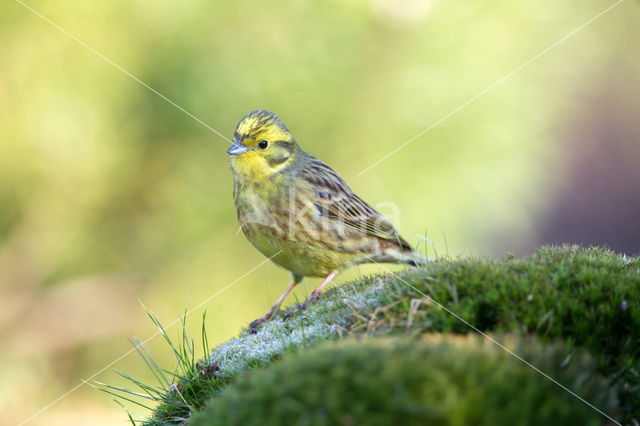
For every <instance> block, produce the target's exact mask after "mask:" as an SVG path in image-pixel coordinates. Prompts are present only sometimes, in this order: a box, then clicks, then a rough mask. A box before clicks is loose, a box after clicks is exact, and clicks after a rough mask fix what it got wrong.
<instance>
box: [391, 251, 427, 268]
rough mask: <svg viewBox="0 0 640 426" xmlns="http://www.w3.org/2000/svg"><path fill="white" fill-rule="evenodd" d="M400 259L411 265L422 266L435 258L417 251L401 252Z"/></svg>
mask: <svg viewBox="0 0 640 426" xmlns="http://www.w3.org/2000/svg"><path fill="white" fill-rule="evenodd" d="M399 260H400V262H401V263H406V264H407V265H410V266H422V265H426V264H427V263H429V262H433V259H431V258H429V257H426V256H424V255H423V254H422V253H418V252H417V251H411V252H403V253H401V256H400V259H399Z"/></svg>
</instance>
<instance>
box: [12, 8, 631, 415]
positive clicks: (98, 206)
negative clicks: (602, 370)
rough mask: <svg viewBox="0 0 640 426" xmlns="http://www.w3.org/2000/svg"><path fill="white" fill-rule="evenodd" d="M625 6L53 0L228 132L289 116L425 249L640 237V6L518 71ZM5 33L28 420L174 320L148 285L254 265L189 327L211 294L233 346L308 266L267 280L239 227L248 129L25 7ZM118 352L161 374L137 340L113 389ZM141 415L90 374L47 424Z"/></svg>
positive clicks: (163, 351) (618, 245)
mask: <svg viewBox="0 0 640 426" xmlns="http://www.w3.org/2000/svg"><path fill="white" fill-rule="evenodd" d="M613 4H614V2H613V1H604V0H594V1H589V2H584V1H578V0H571V1H569V2H560V3H559V2H552V1H548V0H545V1H542V2H513V1H506V0H495V1H490V2H478V1H471V0H464V1H461V2H445V1H441V0H423V1H418V0H360V1H355V0H350V1H328V2H312V1H309V0H305V1H302V0H300V1H289V2H286V1H271V2H260V1H250V0H241V1H236V2H223V1H203V0H192V1H188V2H153V1H150V0H138V1H133V2H131V1H123V0H110V1H106V0H95V1H91V2H86V1H79V0H56V1H53V0H32V1H31V2H30V3H29V5H30V6H32V7H33V8H35V9H36V10H37V11H39V12H40V13H42V14H43V15H45V16H46V17H48V18H49V19H50V20H51V21H53V22H55V23H56V24H57V25H59V26H61V27H62V28H64V29H65V30H67V31H69V32H70V33H71V34H73V35H74V36H75V37H77V38H78V39H79V40H81V41H83V42H85V43H87V44H89V45H90V46H92V47H93V48H95V49H96V50H98V51H99V52H101V53H102V54H104V55H105V56H107V57H108V58H109V59H110V60H112V61H113V62H114V63H116V64H118V65H119V66H121V67H122V68H124V69H126V70H127V71H128V72H130V73H131V74H133V75H135V76H136V77H137V78H139V79H140V80H142V81H144V82H145V83H147V84H148V85H149V86H151V87H153V88H154V89H155V90H157V91H159V92H160V93H162V94H163V95H165V96H167V97H168V98H170V99H172V100H173V101H174V102H176V103H177V104H178V105H180V106H181V107H183V108H184V109H186V110H187V111H189V112H190V113H192V114H194V115H195V116H197V117H198V118H199V119H201V120H202V121H204V122H206V123H207V124H209V125H210V126H212V127H213V128H215V129H216V130H218V131H220V132H221V133H223V134H224V135H226V136H227V137H231V136H232V133H233V129H234V127H235V124H236V123H237V121H238V120H239V119H240V118H241V117H242V116H243V115H244V114H246V113H247V112H249V111H251V110H253V109H257V108H266V109H270V110H272V111H274V112H276V113H277V114H279V115H280V116H281V118H282V119H283V121H284V122H285V123H286V124H287V125H288V127H289V128H290V129H291V130H292V131H293V133H294V134H295V135H296V136H297V138H298V140H299V142H300V144H301V145H302V146H303V148H305V149H306V150H307V151H308V152H310V153H312V154H314V155H316V156H318V157H320V158H321V159H323V160H325V161H326V162H327V163H329V164H330V165H332V166H333V167H334V168H335V169H336V170H337V171H338V172H339V173H341V174H342V176H343V177H344V178H345V179H346V180H347V181H348V182H349V183H350V184H351V186H352V188H353V189H354V190H355V191H357V192H358V193H359V194H360V195H361V196H362V197H363V198H364V199H366V200H368V201H369V202H370V203H371V204H372V205H373V206H376V207H378V208H379V209H380V211H381V213H383V214H386V215H389V216H390V218H391V219H392V220H393V221H394V222H395V223H396V225H397V226H398V227H399V228H400V230H401V232H402V233H403V234H404V235H405V237H406V238H407V239H408V240H409V241H411V242H412V243H414V244H419V245H421V246H422V247H423V249H424V248H425V245H426V248H428V249H429V254H430V255H433V254H434V247H433V246H435V248H436V249H437V251H438V253H439V254H440V255H442V254H448V255H451V256H455V255H487V256H493V255H503V254H505V252H507V251H511V250H513V251H515V253H516V254H518V255H521V254H526V253H528V252H529V251H530V250H531V249H533V248H535V247H537V246H538V245H540V244H543V243H553V242H561V241H568V242H579V243H583V244H589V243H595V244H607V245H609V246H611V247H613V248H614V249H616V250H618V251H623V252H626V253H629V254H632V253H637V252H638V251H640V224H639V221H638V218H637V216H638V211H640V195H639V194H640V191H638V188H639V187H640V171H639V170H640V168H639V167H638V164H640V148H639V146H640V121H639V120H638V111H639V110H640V101H639V99H640V79H639V78H638V76H639V75H640V57H639V55H638V54H637V45H638V42H639V41H640V40H639V38H638V31H637V29H638V23H639V19H640V7H639V5H638V3H637V2H635V1H633V0H626V1H623V2H622V3H621V4H619V5H618V6H616V7H615V8H614V9H612V10H611V11H610V12H608V13H606V14H604V15H603V16H602V17H600V18H599V19H597V20H595V21H594V22H593V23H592V24H590V25H588V26H587V27H585V28H584V29H582V30H580V31H578V32H577V33H576V34H575V35H573V36H572V37H570V38H568V39H567V40H566V41H564V42H562V43H560V44H559V45H557V46H555V47H554V48H553V49H551V50H549V51H548V52H547V53H545V54H544V55H542V56H540V57H539V58H537V59H536V60H535V61H533V62H531V63H530V64H528V65H527V66H526V67H524V68H522V69H518V67H519V66H520V65H521V64H524V63H526V62H527V61H529V60H530V59H532V58H534V57H535V56H536V55H538V54H539V53H541V52H542V51H543V50H544V49H546V48H548V47H549V46H551V45H553V44H554V43H556V42H557V41H559V40H560V39H562V38H563V37H564V36H565V35H567V34H568V33H570V32H571V31H572V30H574V29H576V28H578V27H579V26H581V25H582V24H584V23H585V22H587V21H588V20H589V19H591V18H593V17H594V16H595V15H596V14H598V13H599V12H601V11H602V10H604V9H605V8H607V7H608V6H610V5H613ZM0 47H1V48H0V345H1V347H2V351H0V413H1V416H2V419H3V420H2V422H3V424H4V422H6V424H14V423H18V422H20V421H22V420H25V419H26V418H28V417H29V416H30V415H31V414H33V413H35V412H36V411H38V410H40V409H41V408H43V407H45V406H46V405H47V404H48V403H49V402H51V401H54V400H55V399H56V398H58V397H59V396H61V395H63V394H64V393H65V392H67V391H68V390H70V389H72V388H73V387H74V386H76V385H77V384H78V383H80V381H81V379H83V378H87V377H90V376H92V375H93V374H94V373H95V372H97V371H99V370H100V369H102V368H103V367H105V366H106V365H108V364H109V363H110V362H111V361H113V360H115V359H117V358H118V357H119V356H120V355H122V354H124V353H125V352H126V351H128V350H129V348H130V346H129V344H128V342H127V338H128V337H129V336H133V335H137V336H140V337H141V338H143V339H144V338H146V337H148V336H151V335H152V334H153V333H154V332H155V329H154V328H153V327H152V324H151V322H150V321H149V320H148V319H147V318H146V315H145V313H144V312H143V310H142V309H141V308H140V306H139V304H138V300H141V301H143V302H144V303H145V304H146V306H148V307H149V308H150V309H151V310H153V311H154V312H155V313H156V314H157V315H158V316H159V317H160V318H161V319H163V320H164V321H165V322H167V323H169V322H171V321H173V320H174V319H176V318H177V315H178V313H180V312H182V311H183V310H184V309H185V307H196V306H198V305H199V304H200V303H201V302H203V301H205V300H207V299H208V298H209V297H210V296H212V295H214V294H215V293H216V292H218V291H220V290H221V289H223V288H225V287H226V286H227V285H228V284H230V283H232V282H234V281H235V280H237V279H238V278H241V277H243V278H242V279H240V280H239V281H237V282H236V283H235V284H234V285H233V286H231V287H230V288H228V290H226V291H225V292H224V293H222V294H220V295H219V296H216V297H214V298H212V299H210V300H209V301H208V302H207V303H206V304H204V306H202V307H201V308H200V309H198V310H196V311H195V312H194V313H193V316H192V317H191V319H190V321H189V323H190V324H191V325H192V327H193V329H194V330H198V328H199V323H200V320H201V314H202V311H203V309H206V310H207V312H208V318H207V326H208V329H209V332H210V333H209V334H210V339H211V341H212V343H214V344H215V343H217V342H220V341H223V340H225V339H227V338H229V337H230V336H232V335H234V334H236V333H238V332H239V330H240V328H241V327H242V326H245V325H246V324H248V322H249V321H251V320H252V319H254V318H256V317H257V316H259V315H262V314H263V313H264V311H266V309H268V307H269V306H271V303H272V302H273V301H274V299H275V298H276V297H277V295H278V294H279V293H280V292H281V291H282V290H283V288H284V287H285V286H286V284H287V283H288V279H289V278H288V274H287V273H286V272H285V271H283V270H279V269H278V268H277V267H275V266H273V265H271V264H265V265H262V266H260V267H258V268H257V269H255V270H253V272H251V273H250V274H248V275H246V276H245V274H246V273H247V272H248V271H250V270H252V268H255V267H256V266H258V265H259V264H260V263H261V262H263V260H264V258H263V257H262V255H261V254H259V253H258V252H257V251H256V250H255V249H254V248H253V247H252V246H251V245H250V244H249V243H248V242H247V241H246V240H245V238H244V237H243V236H242V235H239V234H238V232H237V231H238V225H237V222H236V217H235V210H234V207H233V202H232V197H231V191H232V178H231V174H230V172H229V170H228V167H227V160H226V154H225V149H226V147H227V142H226V141H225V140H224V139H222V138H221V137H219V136H217V135H215V134H214V133H212V132H211V131H209V130H208V129H207V128H206V127H205V126H203V125H202V124H200V123H198V122H197V121H196V120H194V119H192V118H191V117H189V116H188V115H187V114H185V113H184V112H182V111H180V110H179V109H177V108H175V107H174V106H172V105H171V104H169V103H168V102H166V101H165V100H163V99H162V98H161V97H159V96H157V95H156V94H154V93H152V92H151V91H149V90H147V89H146V88H145V87H143V86H142V85H141V84H139V83H138V82H136V81H134V80H133V79H131V78H129V77H128V76H127V75H125V74H124V73H123V72H121V71H119V70H118V69H116V68H115V67H114V66H113V65H111V64H109V63H108V62H106V61H105V60H103V59H101V58H100V57H99V56H97V55H96V54H94V53H92V52H91V51H89V50H88V49H87V48H85V47H83V46H82V45H81V44H79V43H77V42H76V41H74V40H72V39H71V38H69V37H67V36H66V35H65V34H63V33H62V32H61V31H60V30H59V29H56V28H54V27H53V26H51V25H49V24H48V23H47V22H45V21H43V20H42V19H41V18H39V17H38V16H36V15H35V14H34V13H32V12H31V11H29V10H28V9H27V8H25V7H24V6H22V5H21V4H19V3H18V2H15V1H12V0H8V1H4V2H2V4H0ZM514 70H517V71H518V72H516V73H515V74H513V75H511V76H510V77H509V78H508V79H506V80H504V81H502V82H501V83H500V84H498V85H497V86H495V87H493V88H492V90H490V91H488V92H486V93H484V94H483V95H482V96H481V97H479V98H477V100H475V101H474V102H472V103H469V104H468V105H466V106H465V107H464V108H463V109H460V110H457V111H456V109H457V108H458V107H459V106H461V105H463V104H465V102H467V101H469V100H470V99H472V98H473V97H474V96H476V95H477V94H479V93H483V91H484V90H485V89H487V88H489V87H491V85H492V84H493V83H494V82H496V81H499V80H500V79H501V78H503V77H505V76H507V75H509V74H510V73H511V72H512V71H514ZM452 111H456V112H455V113H454V114H453V115H450V116H449V117H448V118H447V119H446V120H444V121H442V122H441V123H440V124H438V125H437V126H435V127H433V128H432V129H431V130H429V131H428V132H426V133H425V134H424V135H422V136H421V137H419V138H417V139H416V140H415V141H413V142H412V143H410V144H409V145H407V146H406V147H405V148H403V149H401V150H400V151H398V152H397V153H395V154H394V155H392V156H390V157H389V158H387V159H386V160H385V161H383V162H381V163H380V164H378V165H377V166H376V167H374V168H372V169H370V170H368V171H367V172H366V173H364V174H360V172H361V171H362V170H363V169H365V168H367V167H368V166H370V165H371V164H372V163H374V162H375V161H377V160H378V159H380V158H381V157H383V156H384V155H386V154H387V153H389V152H390V151H392V150H394V149H395V148H396V147H398V146H399V145H401V144H403V143H404V142H406V141H408V140H409V139H411V138H412V137H414V136H415V135H417V134H418V133H420V132H421V131H423V130H424V129H426V128H428V127H429V126H431V125H432V124H433V123H436V122H438V120H440V119H441V118H443V117H445V116H447V115H448V114H449V113H451V112H452ZM419 234H422V235H425V234H426V235H427V236H428V237H429V238H430V239H431V241H432V242H433V245H431V244H429V243H425V242H424V241H423V240H421V239H420V237H418V235H419ZM376 270H377V269H376V268H375V267H363V268H360V269H359V270H354V271H351V272H349V273H347V274H345V275H344V276H343V278H342V281H344V280H346V279H349V278H354V277H357V276H358V275H360V274H364V273H369V272H375V271H376ZM316 284H317V282H316V281H315V280H311V279H309V280H307V281H306V285H303V286H301V288H300V289H299V290H298V292H297V293H296V297H297V298H298V299H302V298H304V297H305V295H306V293H308V291H309V290H310V289H311V288H313V286H315V285H316ZM293 300H294V299H291V301H293ZM174 331H177V330H174ZM196 334H197V331H196ZM160 340H161V339H158V338H156V339H154V340H152V341H151V342H150V343H149V348H150V350H151V351H152V353H154V355H155V356H156V357H157V358H158V360H159V361H160V362H161V363H163V364H164V365H165V366H167V367H168V368H170V367H171V365H172V361H171V358H170V357H171V354H170V353H169V351H168V349H167V348H166V347H165V346H163V345H162V342H161V341H160ZM114 369H120V370H124V371H126V372H128V373H132V374H134V375H135V374H136V373H139V374H137V376H138V377H141V378H145V375H146V374H147V373H146V370H145V369H144V368H143V367H142V362H141V361H140V360H138V359H137V357H136V356H135V355H134V354H132V355H129V356H127V357H125V358H123V359H121V360H120V361H118V362H117V363H115V364H114V365H112V366H109V367H108V368H107V369H106V370H105V371H104V372H102V373H101V374H99V375H98V376H97V377H96V380H99V381H102V382H107V383H110V384H119V383H122V381H121V380H119V379H118V378H117V377H116V375H115V374H114V372H113V370H114ZM137 411H142V410H137ZM134 412H136V410H135V409H134ZM124 419H125V416H124V413H123V412H122V410H121V409H120V408H119V407H118V406H117V405H116V404H114V403H113V402H112V401H111V400H110V398H109V397H108V396H107V395H104V394H102V393H100V392H97V391H95V390H93V389H91V388H89V387H88V386H82V387H80V388H79V389H77V390H75V391H74V392H72V393H71V394H69V395H68V396H66V397H65V398H63V399H62V400H60V401H59V402H57V403H56V404H55V405H53V406H52V407H51V408H49V409H47V410H46V411H44V412H42V413H41V414H40V415H38V417H36V418H34V419H33V420H32V421H31V422H30V424H46V425H56V424H65V425H70V424H72V425H73V424H78V425H80V424H83V425H84V424H93V425H99V424H113V423H114V422H120V421H123V420H124Z"/></svg>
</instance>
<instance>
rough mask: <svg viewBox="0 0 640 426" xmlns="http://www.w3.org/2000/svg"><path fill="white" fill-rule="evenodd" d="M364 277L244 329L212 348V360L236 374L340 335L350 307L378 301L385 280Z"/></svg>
mask: <svg viewBox="0 0 640 426" xmlns="http://www.w3.org/2000/svg"><path fill="white" fill-rule="evenodd" d="M367 281H368V282H367V283H366V284H365V283H361V284H359V285H351V286H349V287H343V288H336V289H335V290H334V291H332V292H329V293H328V294H326V295H325V296H323V298H322V300H321V302H318V303H315V304H312V305H310V306H309V308H307V309H306V310H305V311H302V312H299V313H297V314H296V315H295V316H292V317H290V318H288V319H286V320H285V319H284V315H283V314H280V315H278V316H276V317H274V318H273V319H272V320H271V321H269V322H267V323H265V324H263V325H262V326H261V328H260V330H259V332H258V333H257V334H251V333H248V332H247V331H245V332H243V333H242V335H240V336H239V337H236V338H235V339H231V340H230V341H228V342H226V343H223V344H221V345H220V346H218V347H217V348H215V349H214V350H213V352H212V353H211V357H210V360H211V362H217V363H218V365H219V366H220V370H221V371H222V372H223V374H226V375H235V374H237V373H238V372H241V371H243V370H245V369H247V368H249V367H255V366H261V365H265V364H267V363H269V362H271V361H272V360H274V359H276V358H278V357H280V356H281V355H282V354H284V353H286V352H291V351H294V350H299V349H301V348H304V347H308V346H311V345H313V344H316V343H319V342H323V341H325V340H330V339H332V338H335V337H339V336H340V334H341V332H342V331H343V330H346V329H347V327H348V326H349V321H348V317H349V313H350V311H352V310H353V309H365V310H372V309H374V308H375V307H376V306H378V305H379V304H380V300H381V293H382V291H383V289H384V281H383V280H381V279H379V278H377V279H367Z"/></svg>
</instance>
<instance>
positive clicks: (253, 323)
mask: <svg viewBox="0 0 640 426" xmlns="http://www.w3.org/2000/svg"><path fill="white" fill-rule="evenodd" d="M268 320H269V319H268V318H265V317H262V318H258V319H257V320H253V321H251V324H249V333H251V334H256V333H257V332H258V329H259V327H260V325H261V324H263V323H265V322H267V321H268Z"/></svg>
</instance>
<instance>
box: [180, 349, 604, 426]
mask: <svg viewBox="0 0 640 426" xmlns="http://www.w3.org/2000/svg"><path fill="white" fill-rule="evenodd" d="M514 349H515V350H516V351H517V352H518V353H520V354H522V355H523V356H525V357H526V358H528V359H529V360H530V361H531V362H533V363H535V364H537V365H544V366H545V367H547V371H548V373H549V374H551V375H552V376H553V377H556V378H557V379H558V380H559V381H561V382H564V383H571V385H572V387H573V388H574V390H575V391H576V392H577V393H579V394H580V395H582V396H583V397H584V398H586V399H587V400H589V401H591V402H592V403H593V404H595V405H596V406H598V407H601V408H602V409H604V410H606V411H608V412H610V413H611V412H612V410H613V409H614V407H615V397H614V396H613V392H612V391H611V389H610V388H609V387H608V384H607V382H606V381H605V380H604V379H602V378H601V377H598V376H597V375H596V374H594V371H595V367H594V364H593V362H591V361H590V360H589V359H588V357H585V356H575V357H573V358H572V359H571V360H570V361H569V362H565V363H563V359H564V358H565V357H566V351H564V350H560V349H557V348H545V347H542V346H541V345H539V344H533V343H532V342H529V343H528V344H527V345H524V346H522V345H521V346H520V347H517V348H514ZM577 378H579V379H577ZM602 423H603V417H602V416H601V415H600V414H599V413H598V412H597V411H595V410H594V409H593V408H591V407H589V406H588V405H586V404H584V403H583V402H582V401H580V400H579V399H577V398H575V397H573V396H572V395H570V394H568V393H567V392H566V391H564V390H563V389H561V388H560V387H558V386H557V385H556V384H554V383H552V382H551V381H549V380H548V379H546V378H545V377H543V376H541V375H540V374H538V373H537V372H535V371H533V370H532V369H531V368H529V367H528V366H526V365H524V364H523V363H522V362H520V361H518V360H517V359H515V358H513V357H511V356H510V355H509V354H507V353H506V352H505V351H503V350H500V349H498V348H497V347H496V346H495V345H490V344H487V343H486V341H484V342H483V341H482V340H480V339H479V338H476V337H475V336H470V337H469V338H465V339H463V340H461V339H457V341H454V342H447V341H445V342H425V341H424V340H401V341H398V340H393V339H371V340H366V341H358V340H348V341H346V342H342V343H340V344H331V345H325V346H322V347H320V348H316V349H312V350H309V351H306V352H304V353H299V354H296V355H293V356H291V357H287V358H286V359H283V360H281V361H279V362H277V363H275V364H274V365H272V366H271V367H270V368H268V369H264V370H262V371H259V372H256V373H255V374H250V375H246V376H244V377H243V378H242V379H241V380H239V381H238V382H237V383H235V384H233V385H231V386H229V387H228V388H227V389H226V390H225V391H224V393H223V394H222V395H221V396H220V397H219V398H216V399H214V400H213V401H212V403H211V404H210V405H209V406H208V407H207V408H206V410H205V411H203V412H201V413H199V414H197V415H196V416H194V418H193V419H192V421H191V422H190V424H191V425H193V426H216V425H225V426H232V425H263V426H270V425H274V426H279V425H286V424H296V425H317V426H322V425H327V426H328V425H380V426H383V425H392V424H401V425H425V424H429V425H506V424H509V425H516V424H531V425H550V424H564V425H569V424H574V425H578V424H579V425H600V424H602Z"/></svg>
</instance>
